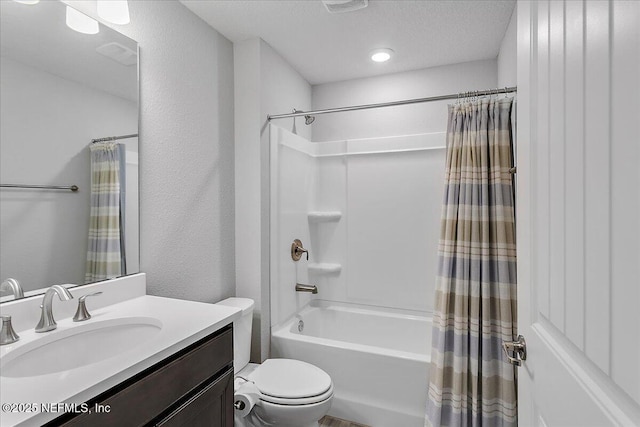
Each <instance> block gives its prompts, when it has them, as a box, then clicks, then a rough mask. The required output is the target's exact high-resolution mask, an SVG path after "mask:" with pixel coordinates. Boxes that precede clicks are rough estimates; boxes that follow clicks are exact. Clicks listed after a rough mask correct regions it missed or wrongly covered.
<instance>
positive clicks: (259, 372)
mask: <svg viewBox="0 0 640 427" xmlns="http://www.w3.org/2000/svg"><path fill="white" fill-rule="evenodd" d="M217 304H220V305H225V306H231V307H236V308H239V309H241V310H242V314H241V317H240V319H238V320H236V321H235V322H233V354H234V355H233V364H234V406H235V414H234V422H235V427H263V426H276V427H318V420H320V418H322V417H323V416H325V415H326V414H327V412H329V409H330V408H331V401H332V400H333V382H332V381H331V377H330V376H329V375H328V374H327V373H326V372H324V371H323V370H322V369H320V368H318V367H317V366H314V365H312V364H310V363H306V362H303V361H300V360H293V359H267V360H265V361H264V362H263V363H261V364H255V363H249V354H250V351H251V324H252V319H253V306H254V302H253V300H251V299H249V298H227V299H225V300H223V301H220V302H218V303H217Z"/></svg>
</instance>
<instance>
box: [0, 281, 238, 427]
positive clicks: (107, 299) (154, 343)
mask: <svg viewBox="0 0 640 427" xmlns="http://www.w3.org/2000/svg"><path fill="white" fill-rule="evenodd" d="M145 289H146V288H145V275H144V274H137V275H133V276H127V277H123V278H119V279H115V280H109V281H104V282H99V283H95V284H92V285H87V286H82V287H79V288H73V289H71V293H72V294H73V295H74V299H72V300H70V301H64V302H62V301H57V300H56V301H55V302H54V309H53V311H54V316H55V319H56V321H57V323H58V328H57V329H56V330H54V331H51V332H47V333H43V334H36V333H35V331H34V326H35V325H36V323H37V321H38V317H39V305H40V303H41V301H42V297H32V298H26V299H24V300H18V301H15V302H10V303H4V304H2V306H1V307H0V310H1V312H2V314H3V315H11V316H12V318H13V324H14V328H15V329H16V331H17V332H18V334H19V335H20V340H19V341H18V342H16V343H13V344H9V345H5V346H2V347H1V348H0V365H3V364H4V363H5V362H6V361H8V360H9V359H10V357H11V356H10V353H11V352H12V351H16V350H19V349H20V348H21V347H22V346H29V345H34V342H35V341H37V340H42V339H44V340H52V339H53V337H55V335H57V334H60V335H62V334H70V333H72V329H73V328H77V327H84V328H87V326H88V325H90V324H91V323H92V322H93V323H96V324H98V323H100V322H103V323H104V322H118V321H120V320H122V319H125V320H126V319H128V318H129V319H130V318H139V319H140V318H142V319H144V318H146V319H149V318H150V319H154V322H156V325H157V324H158V323H159V324H160V325H161V329H160V331H159V332H157V333H155V334H154V335H153V336H152V337H149V338H148V339H147V340H146V341H145V342H144V343H143V344H141V345H137V346H133V347H131V348H130V349H127V348H122V349H121V351H119V352H117V354H114V355H113V356H112V357H110V358H106V359H104V360H101V361H98V362H96V363H93V364H88V365H84V366H80V367H76V368H73V369H69V370H66V371H61V372H56V373H51V374H46V375H38V376H28V377H5V376H2V379H1V381H0V400H1V403H2V404H5V403H26V404H36V405H35V406H34V407H39V405H40V404H48V403H51V404H55V403H76V404H81V403H83V402H85V401H87V400H89V399H91V398H93V397H95V396H97V395H98V394H100V393H102V392H104V391H106V390H108V389H110V388H111V387H114V386H115V385H117V384H120V383H121V382H123V381H124V380H126V379H128V378H131V377H132V376H134V375H136V374H138V373H140V372H142V371H143V370H145V369H146V368H149V367H151V366H152V365H154V364H155V363H157V362H160V361H162V360H163V359H165V358H166V357H168V356H170V355H172V354H174V353H176V352H177V351H180V350H182V349H184V348H186V347H188V346H189V345H191V344H193V343H195V342H197V341H198V340H200V339H202V338H204V337H206V336H208V335H210V334H212V333H214V332H215V331H217V330H219V329H221V328H222V327H224V326H225V325H228V324H229V323H231V322H233V321H234V320H236V319H237V318H238V317H239V316H240V310H239V309H236V308H233V307H224V306H220V305H214V304H205V303H199V302H191V301H184V300H177V299H169V298H161V297H155V296H150V295H145ZM96 291H103V294H102V295H100V296H97V297H94V298H92V299H89V300H87V306H88V308H89V311H90V312H91V315H92V318H91V319H89V320H87V321H84V322H73V321H72V319H71V317H72V316H73V314H74V313H75V309H76V307H77V304H78V297H80V296H82V295H85V294H88V293H92V292H96ZM86 351H87V352H90V351H92V349H91V348H87V349H86ZM0 374H2V371H1V370H0ZM60 415H62V413H55V412H41V411H35V412H3V413H2V418H1V425H2V426H3V427H4V426H14V425H20V426H38V425H41V424H43V423H45V422H47V421H49V420H52V419H54V418H56V417H58V416H60Z"/></svg>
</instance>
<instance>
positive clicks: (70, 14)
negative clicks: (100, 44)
mask: <svg viewBox="0 0 640 427" xmlns="http://www.w3.org/2000/svg"><path fill="white" fill-rule="evenodd" d="M66 22H67V27H69V28H71V29H72V30H75V31H77V32H79V33H83V34H97V33H98V32H99V31H100V27H99V26H98V21H96V20H95V19H93V18H89V17H88V16H87V15H85V14H84V13H82V12H78V11H77V10H75V9H74V8H72V7H71V6H67V21H66Z"/></svg>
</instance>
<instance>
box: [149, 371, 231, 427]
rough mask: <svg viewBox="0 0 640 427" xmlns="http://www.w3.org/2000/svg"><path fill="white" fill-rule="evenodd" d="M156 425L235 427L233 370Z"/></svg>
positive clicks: (169, 426)
mask: <svg viewBox="0 0 640 427" xmlns="http://www.w3.org/2000/svg"><path fill="white" fill-rule="evenodd" d="M155 425H156V427H233V368H229V369H228V370H227V372H226V373H225V374H224V375H223V376H222V377H220V378H218V379H217V380H216V381H214V382H212V383H211V384H209V385H207V386H206V387H205V388H204V389H202V390H201V391H200V392H198V393H197V394H196V395H195V396H193V397H192V398H191V399H189V400H187V401H186V402H185V403H184V404H183V405H182V406H180V407H179V408H177V409H176V410H175V411H174V412H172V413H171V414H169V415H168V416H167V417H166V418H164V419H163V420H162V421H160V422H158V423H156V424H155Z"/></svg>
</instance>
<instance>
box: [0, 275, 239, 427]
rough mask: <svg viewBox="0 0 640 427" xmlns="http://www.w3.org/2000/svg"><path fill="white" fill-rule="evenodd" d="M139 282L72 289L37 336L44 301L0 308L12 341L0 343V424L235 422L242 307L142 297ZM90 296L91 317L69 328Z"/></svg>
mask: <svg viewBox="0 0 640 427" xmlns="http://www.w3.org/2000/svg"><path fill="white" fill-rule="evenodd" d="M144 282H145V275H144V274H142V273H141V274H136V275H131V276H126V277H122V278H118V279H114V280H109V281H104V282H98V283H95V284H91V285H86V286H82V287H77V288H71V289H69V290H70V292H71V293H72V294H73V296H74V298H73V299H72V300H69V301H57V300H56V301H55V308H54V315H55V318H56V321H57V328H56V329H55V330H53V331H50V332H45V333H39V334H38V333H35V331H34V326H35V324H36V323H37V318H38V316H39V305H40V303H41V300H42V298H39V297H33V298H25V299H22V300H16V301H13V302H10V303H4V304H2V306H1V307H0V308H1V312H2V315H11V316H12V322H13V323H14V326H15V329H16V331H17V333H18V334H19V335H20V340H19V341H17V342H15V343H12V344H8V345H3V346H2V347H0V401H1V403H2V408H3V410H2V412H1V413H0V425H2V426H3V427H4V426H14V425H19V426H40V425H46V426H91V427H94V426H138V425H157V426H200V425H201V426H229V427H231V426H233V339H232V335H233V333H232V332H233V329H232V328H233V326H232V322H233V321H234V320H236V319H237V318H239V317H240V310H239V309H236V308H232V307H226V306H219V305H214V304H204V303H198V302H192V301H183V300H176V299H170V298H161V297H155V296H150V295H145V283H144ZM97 291H102V292H103V294H102V295H100V296H98V297H95V298H93V299H90V300H88V302H87V306H88V309H89V311H90V312H91V318H90V319H88V320H86V321H82V322H73V320H72V317H73V314H74V312H75V310H76V307H77V304H78V298H79V297H80V296H82V295H86V294H88V293H93V292H97ZM25 325H26V326H27V328H25V327H24V326H25Z"/></svg>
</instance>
